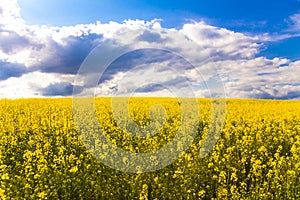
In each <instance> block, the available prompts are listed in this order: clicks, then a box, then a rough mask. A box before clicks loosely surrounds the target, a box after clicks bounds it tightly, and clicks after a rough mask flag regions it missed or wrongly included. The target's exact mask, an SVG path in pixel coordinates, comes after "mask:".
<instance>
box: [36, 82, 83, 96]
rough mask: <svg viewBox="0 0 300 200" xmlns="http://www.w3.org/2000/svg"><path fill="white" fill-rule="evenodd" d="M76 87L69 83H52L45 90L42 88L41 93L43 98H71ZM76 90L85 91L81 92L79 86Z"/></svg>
mask: <svg viewBox="0 0 300 200" xmlns="http://www.w3.org/2000/svg"><path fill="white" fill-rule="evenodd" d="M74 87H75V86H74V85H73V84H71V83H68V82H61V83H52V84H50V85H48V86H47V87H45V88H40V92H41V93H42V95H43V96H71V95H72V94H73V88H74ZM76 89H77V91H78V92H81V91H82V90H83V88H81V90H79V86H76Z"/></svg>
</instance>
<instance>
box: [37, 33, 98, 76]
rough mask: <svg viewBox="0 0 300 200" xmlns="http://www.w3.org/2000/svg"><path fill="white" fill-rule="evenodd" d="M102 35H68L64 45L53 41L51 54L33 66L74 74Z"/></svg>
mask: <svg viewBox="0 0 300 200" xmlns="http://www.w3.org/2000/svg"><path fill="white" fill-rule="evenodd" d="M101 38H102V35H97V34H89V35H87V36H81V37H74V36H70V37H68V38H67V39H65V42H66V43H67V45H66V46H63V45H60V44H57V43H53V48H52V50H51V51H50V52H49V54H50V55H51V56H49V58H48V59H47V60H45V61H43V62H41V63H39V64H38V65H37V66H35V68H36V69H37V70H40V71H42V72H46V73H52V72H54V73H60V74H76V73H77V71H78V69H79V67H80V65H81V64H82V62H83V61H84V59H85V58H86V56H87V55H88V54H89V53H90V52H91V51H92V50H93V48H95V47H96V46H97V43H98V42H97V41H98V40H100V39H101Z"/></svg>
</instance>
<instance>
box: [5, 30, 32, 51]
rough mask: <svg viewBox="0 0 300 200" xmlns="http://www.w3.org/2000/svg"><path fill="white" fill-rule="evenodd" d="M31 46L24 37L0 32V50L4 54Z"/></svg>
mask: <svg viewBox="0 0 300 200" xmlns="http://www.w3.org/2000/svg"><path fill="white" fill-rule="evenodd" d="M30 46H32V44H31V43H30V41H29V40H28V39H27V38H26V37H22V36H20V35H18V34H17V33H16V32H13V31H5V30H0V48H1V50H2V51H3V52H4V53H8V54H9V53H11V52H13V51H17V50H18V49H23V48H27V47H30Z"/></svg>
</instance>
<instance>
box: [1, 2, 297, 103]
mask: <svg viewBox="0 0 300 200" xmlns="http://www.w3.org/2000/svg"><path fill="white" fill-rule="evenodd" d="M0 11H1V12H0V17H1V18H2V20H1V22H0V33H1V34H2V35H1V37H2V39H0V88H1V89H2V92H0V97H11V98H18V97H32V96H34V97H36V96H70V95H71V93H72V88H73V87H74V86H75V85H74V84H75V83H74V80H75V79H76V72H77V70H78V69H79V67H80V65H81V64H82V62H83V60H84V59H85V58H86V57H87V56H88V54H89V52H90V51H91V50H92V49H93V48H95V47H96V46H98V45H100V46H101V45H102V44H104V42H105V44H106V42H109V44H115V43H117V44H118V45H119V46H130V47H129V50H135V49H136V48H137V47H138V48H143V47H144V48H148V47H151V48H153V47H157V48H165V49H167V50H170V51H173V50H175V49H176V50H175V52H174V53H177V54H181V55H183V56H185V57H186V58H187V59H188V60H189V61H191V62H192V64H195V65H199V66H197V67H198V68H199V69H200V71H201V70H202V71H203V70H204V69H205V70H207V66H214V70H215V71H214V73H216V74H218V75H219V76H220V77H222V81H223V83H224V88H225V91H226V96H228V97H242V98H244V97H245V98H249V97H250V98H276V99H294V98H296V99H299V98H300V86H299V82H300V81H298V77H296V75H297V73H296V72H300V61H299V60H300V56H299V55H300V1H298V0H288V1H274V0H273V1H270V0H264V1H259V0H254V1H237V0H228V1H221V0H219V1H217V0H201V1H193V0H186V1H170V0H164V1H161V0H151V1H150V0H147V1H139V0H129V1H122V0H114V1H112V0H101V1H98V0H90V1H84V0H64V1H58V0H53V1H41V0H18V1H16V0H12V1H10V0H3V1H2V3H0ZM133 36H136V37H135V38H132V37H133ZM170 41H172V42H170ZM191 42H192V43H191ZM187 46H188V47H189V48H185V47H187ZM111 48H112V46H109V47H108V46H106V50H107V51H110V50H111ZM199 49H202V50H203V52H205V53H206V57H210V58H211V61H210V62H207V63H205V64H203V63H201V62H200V61H199V58H202V56H203V55H200V56H197V55H196V54H197V53H198V52H199ZM204 58H205V56H203V60H204ZM144 59H146V58H144ZM157 60H158V61H159V62H167V61H166V60H164V59H161V58H157ZM200 60H201V59H200ZM128 62H129V61H128ZM168 63H174V62H171V61H168V62H167V64H166V65H167V66H168V65H169V64H168ZM212 63H213V65H212ZM131 64H132V65H133V64H134V62H132V63H131ZM135 64H136V63H135ZM159 64H160V63H158V62H157V63H156V64H155V65H159ZM202 64H203V65H205V66H202ZM119 65H120V66H119V68H118V67H116V68H115V70H114V72H113V73H112V72H111V73H112V74H110V76H109V77H110V79H109V80H106V81H105V82H103V83H101V84H100V85H99V88H102V89H103V91H102V93H101V91H100V94H106V95H109V94H111V92H112V91H111V90H110V89H109V88H114V89H116V88H118V89H119V90H118V91H120V93H121V94H126V91H125V90H126V87H125V90H124V87H118V84H120V83H121V82H122V84H123V85H128V87H129V83H130V80H129V79H128V77H134V73H135V71H134V66H131V67H128V70H129V71H126V70H124V68H121V65H122V64H119ZM177 67H178V66H177ZM179 68H180V66H179ZM179 68H178V69H179ZM118 69H119V70H118ZM130 70H131V71H130ZM210 70H211V69H210ZM136 72H137V71H136ZM150 72H151V67H150V68H149V66H147V67H145V73H144V74H147V75H148V76H149V77H151V73H150ZM292 72H293V73H292ZM155 73H158V72H155ZM185 73H186V76H187V77H188V80H189V81H190V82H191V85H192V87H193V88H194V89H195V90H196V92H195V94H196V96H207V94H208V93H209V92H208V93H207V91H205V92H204V89H203V87H202V86H203V84H204V82H205V81H208V82H209V80H210V78H211V77H209V75H208V74H205V72H201V73H204V75H203V76H204V78H203V80H202V81H196V80H197V79H196V78H195V77H196V75H195V74H193V73H194V72H193V71H191V70H186V71H185ZM164 75H165V76H167V75H166V74H164ZM169 75H170V78H171V77H173V76H171V74H169ZM210 75H211V76H213V74H210ZM206 76H207V77H206ZM37 77H40V78H37ZM122 77H123V78H122ZM153 77H155V76H153ZM85 78H87V77H85ZM198 78H199V77H198ZM120 80H121V81H120ZM141 80H144V79H141ZM174 80H182V79H180V78H178V77H175V79H174ZM174 80H169V79H168V80H167V79H166V80H165V82H168V83H169V82H172V83H173V82H174ZM20 81H22V82H23V83H24V84H23V86H22V87H23V88H20V86H16V84H17V83H18V82H20ZM87 82H88V81H86V83H85V84H84V85H83V86H85V87H88V86H87V85H88V84H87ZM137 82H139V81H137ZM145 84H146V83H145ZM161 84H163V83H161ZM150 85H151V84H150ZM152 85H156V84H153V83H152ZM179 85H180V83H179V82H178V86H179ZM83 86H80V87H83ZM136 87H137V86H136ZM143 87H144V88H149V89H148V90H147V91H151V87H150V86H147V84H146V85H143ZM122 88H123V90H124V91H123V92H124V93H122V92H121V91H122ZM197 88H201V91H200V89H199V90H197ZM87 89H91V88H87ZM127 89H128V88H127ZM154 90H155V92H157V88H155V89H154V88H153V91H154ZM12 91H13V92H12ZM82 91H83V92H84V90H82ZM104 91H105V92H104ZM138 91H139V90H138ZM210 94H211V91H210ZM140 95H143V94H140ZM154 95H164V91H160V92H158V93H155V94H154ZM208 96H209V95H208Z"/></svg>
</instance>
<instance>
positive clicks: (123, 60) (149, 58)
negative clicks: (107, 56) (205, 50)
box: [99, 48, 191, 83]
mask: <svg viewBox="0 0 300 200" xmlns="http://www.w3.org/2000/svg"><path fill="white" fill-rule="evenodd" d="M178 60H179V61H178ZM165 61H168V62H170V63H171V64H172V63H173V64H174V65H175V63H174V62H175V61H177V62H178V63H179V62H181V61H182V59H180V58H179V57H178V56H177V55H175V54H172V53H171V52H169V51H166V50H160V49H150V48H145V49H139V50H135V51H132V52H129V53H127V54H124V55H122V56H121V57H119V58H118V59H116V60H115V61H114V62H113V63H112V64H111V65H110V66H109V67H108V68H107V70H106V71H105V72H104V73H103V76H102V77H101V79H100V81H99V83H103V82H104V81H107V80H110V79H112V78H113V77H114V75H115V74H117V73H118V72H128V71H130V70H132V69H134V68H135V67H137V66H140V65H145V64H153V63H162V62H165ZM178 63H177V65H178ZM184 64H185V65H184ZM170 67H172V66H170ZM176 67H178V66H176ZM180 67H191V66H189V65H187V63H184V62H181V66H180ZM174 68H175V67H174ZM164 69H167V68H162V69H158V70H161V71H164Z"/></svg>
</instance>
